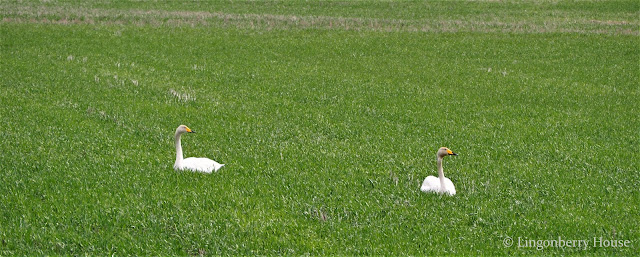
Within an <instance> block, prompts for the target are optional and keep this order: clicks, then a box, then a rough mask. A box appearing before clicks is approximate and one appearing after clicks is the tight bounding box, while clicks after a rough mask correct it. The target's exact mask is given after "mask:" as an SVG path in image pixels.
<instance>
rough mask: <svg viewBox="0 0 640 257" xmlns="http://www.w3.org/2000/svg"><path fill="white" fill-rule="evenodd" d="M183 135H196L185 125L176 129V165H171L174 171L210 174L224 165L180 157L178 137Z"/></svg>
mask: <svg viewBox="0 0 640 257" xmlns="http://www.w3.org/2000/svg"><path fill="white" fill-rule="evenodd" d="M184 133H196V132H195V131H193V130H191V129H190V128H188V127H187V126H185V125H180V126H178V128H177V129H176V163H175V164H174V165H173V168H174V169H175V170H191V171H199V172H204V173H211V172H212V171H218V170H219V169H220V168H222V166H224V164H220V163H217V162H216V161H214V160H211V159H209V158H195V157H189V158H187V159H184V158H183V157H182V144H181V143H180V136H181V135H182V134H184Z"/></svg>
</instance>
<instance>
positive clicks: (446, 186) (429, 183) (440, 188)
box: [420, 147, 457, 195]
mask: <svg viewBox="0 0 640 257" xmlns="http://www.w3.org/2000/svg"><path fill="white" fill-rule="evenodd" d="M447 155H457V154H455V153H454V152H452V151H451V150H449V149H447V148H446V147H442V148H440V149H439V150H438V153H437V156H438V177H437V178H436V177H434V176H428V177H427V178H425V179H424V182H422V186H421V187H420V190H421V191H422V192H425V193H429V192H436V193H441V194H444V193H446V194H449V195H455V194H456V187H455V186H454V185H453V182H451V180H450V179H448V178H445V177H444V171H443V170H442V159H443V158H444V157H445V156H447Z"/></svg>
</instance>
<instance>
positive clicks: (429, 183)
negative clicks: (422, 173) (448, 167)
mask: <svg viewBox="0 0 640 257" xmlns="http://www.w3.org/2000/svg"><path fill="white" fill-rule="evenodd" d="M420 191H422V192H425V193H429V192H435V193H447V194H449V195H455V194H456V187H455V186H454V185H453V182H451V180H450V179H448V178H444V190H443V188H442V187H441V186H440V179H439V178H437V177H434V176H428V177H427V178H425V179H424V182H422V186H421V187H420Z"/></svg>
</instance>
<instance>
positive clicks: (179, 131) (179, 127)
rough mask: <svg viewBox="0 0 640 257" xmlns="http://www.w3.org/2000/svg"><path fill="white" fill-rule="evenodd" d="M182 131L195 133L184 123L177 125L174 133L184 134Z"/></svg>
mask: <svg viewBox="0 0 640 257" xmlns="http://www.w3.org/2000/svg"><path fill="white" fill-rule="evenodd" d="M184 133H196V132H195V131H193V130H191V129H190V128H189V127H187V126H185V125H180V126H178V128H177V129H176V134H184Z"/></svg>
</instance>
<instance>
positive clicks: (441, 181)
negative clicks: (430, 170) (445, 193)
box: [438, 156, 444, 189]
mask: <svg viewBox="0 0 640 257" xmlns="http://www.w3.org/2000/svg"><path fill="white" fill-rule="evenodd" d="M438 178H440V187H442V188H443V189H444V171H443V170H442V157H440V156H438Z"/></svg>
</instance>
